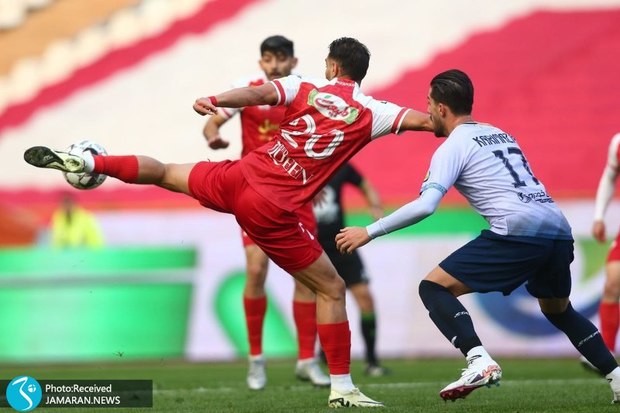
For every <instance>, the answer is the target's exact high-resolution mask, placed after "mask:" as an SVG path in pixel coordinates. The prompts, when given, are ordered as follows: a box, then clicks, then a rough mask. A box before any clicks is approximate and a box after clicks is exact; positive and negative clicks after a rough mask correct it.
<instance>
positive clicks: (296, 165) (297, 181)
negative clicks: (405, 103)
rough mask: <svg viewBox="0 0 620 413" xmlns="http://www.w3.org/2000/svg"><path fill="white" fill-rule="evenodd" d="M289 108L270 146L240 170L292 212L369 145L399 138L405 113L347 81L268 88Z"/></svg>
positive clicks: (288, 81) (284, 82)
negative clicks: (393, 135)
mask: <svg viewBox="0 0 620 413" xmlns="http://www.w3.org/2000/svg"><path fill="white" fill-rule="evenodd" d="M271 83H272V84H273V85H274V86H275V87H276V90H277V92H278V95H279V97H278V103H277V105H278V106H281V105H284V106H287V109H286V112H285V115H284V119H283V120H282V122H281V125H280V129H279V130H278V132H277V134H276V137H275V139H274V141H273V142H271V143H268V144H266V145H264V146H262V147H260V148H258V149H257V150H255V151H253V152H251V153H250V154H248V156H246V157H244V158H243V159H242V160H241V161H240V164H241V168H242V171H243V174H244V176H245V178H246V179H247V181H248V183H249V184H250V185H251V186H252V188H254V190H255V191H256V192H258V193H260V194H261V195H262V196H264V197H265V198H267V199H268V200H270V201H271V202H272V203H274V204H275V205H277V206H279V207H280V208H282V209H285V210H287V211H295V210H296V209H297V208H299V207H301V206H302V205H304V204H305V203H307V202H309V201H310V200H312V198H313V197H314V196H315V195H316V194H317V193H318V192H319V190H320V189H321V188H322V187H323V186H324V185H325V183H326V182H327V181H328V180H329V178H330V177H331V176H332V175H333V174H334V173H335V172H336V170H337V169H338V168H340V166H341V165H342V164H343V163H345V162H347V161H348V160H349V159H350V158H351V157H352V156H353V155H355V154H356V153H357V152H359V151H360V150H361V149H362V148H363V147H364V146H365V145H367V144H368V143H369V142H370V141H371V140H372V139H374V138H377V137H380V136H383V135H387V134H389V133H398V132H399V129H400V125H401V123H402V119H403V118H404V116H405V114H406V113H407V111H408V109H405V108H402V107H400V106H397V105H395V104H393V103H389V102H385V101H378V100H376V99H373V98H372V97H370V96H365V95H364V94H362V93H361V91H360V89H359V85H358V84H357V83H355V82H354V81H352V80H348V79H337V78H336V79H332V80H331V81H327V80H308V79H301V78H299V77H298V76H295V75H291V76H288V77H285V78H281V79H277V80H274V81H273V82H271Z"/></svg>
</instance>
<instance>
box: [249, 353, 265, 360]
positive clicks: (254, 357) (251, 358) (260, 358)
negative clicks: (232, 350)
mask: <svg viewBox="0 0 620 413" xmlns="http://www.w3.org/2000/svg"><path fill="white" fill-rule="evenodd" d="M249 359H250V361H264V358H263V355H262V354H257V355H255V356H250V357H249Z"/></svg>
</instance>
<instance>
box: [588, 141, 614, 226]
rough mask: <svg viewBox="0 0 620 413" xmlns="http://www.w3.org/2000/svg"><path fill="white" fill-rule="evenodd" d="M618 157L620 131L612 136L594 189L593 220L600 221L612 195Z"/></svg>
mask: <svg viewBox="0 0 620 413" xmlns="http://www.w3.org/2000/svg"><path fill="white" fill-rule="evenodd" d="M618 158H620V133H619V134H617V135H616V136H614V137H613V138H612V140H611V143H610V145H609V150H608V153H607V164H606V165H605V169H604V170H603V174H602V175H601V179H600V181H599V184H598V189H597V191H596V201H595V203H594V220H595V221H602V220H603V218H604V216H605V212H606V211H607V207H608V206H609V203H610V202H611V198H612V197H613V195H614V189H615V184H616V179H617V178H618V173H619V172H620V171H619V170H618V165H619V159H618Z"/></svg>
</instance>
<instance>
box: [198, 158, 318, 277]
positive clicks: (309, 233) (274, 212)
mask: <svg viewBox="0 0 620 413" xmlns="http://www.w3.org/2000/svg"><path fill="white" fill-rule="evenodd" d="M188 185H189V191H190V192H191V194H192V196H193V197H194V198H196V199H197V200H198V202H200V204H201V205H203V206H205V207H207V208H211V209H213V210H215V211H220V212H226V213H229V214H233V215H235V218H236V220H237V222H238V223H239V225H240V226H241V229H243V231H245V232H246V233H247V235H248V237H250V239H251V240H252V241H254V243H256V245H258V246H259V247H260V249H262V250H263V251H264V252H265V253H266V254H267V255H268V256H269V258H271V259H272V260H273V262H275V263H276V264H277V265H279V266H280V267H282V268H283V269H284V270H285V271H287V272H289V273H292V272H296V271H299V270H301V269H304V268H306V267H308V266H309V265H310V264H312V263H313V262H314V261H316V260H317V259H318V258H319V257H320V256H321V254H322V253H323V249H322V248H321V245H320V244H319V242H318V241H317V238H316V236H315V233H316V224H315V223H314V220H313V219H312V220H311V221H310V222H311V223H312V224H311V225H312V228H307V226H306V225H310V224H308V223H307V222H306V221H305V220H303V219H302V216H304V217H306V218H305V219H306V220H307V216H308V211H310V213H311V212H312V209H311V205H308V206H307V207H304V208H300V210H299V211H296V212H294V213H293V212H289V211H286V210H284V209H282V208H279V207H278V206H276V205H274V204H272V203H271V202H269V201H268V200H267V199H266V198H264V197H263V196H262V195H260V194H259V193H258V192H256V191H255V190H254V189H253V188H252V187H251V186H250V184H249V183H248V182H247V180H246V179H245V176H244V175H243V173H242V172H241V167H240V166H239V163H238V161H223V162H199V163H197V164H196V166H194V168H193V169H192V171H191V173H190V175H189V179H188Z"/></svg>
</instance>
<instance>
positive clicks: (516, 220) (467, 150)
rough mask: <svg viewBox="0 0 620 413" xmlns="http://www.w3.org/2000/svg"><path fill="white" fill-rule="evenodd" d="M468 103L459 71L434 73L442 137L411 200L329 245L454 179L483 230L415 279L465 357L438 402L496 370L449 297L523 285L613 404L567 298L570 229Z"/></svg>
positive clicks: (469, 92) (517, 156)
mask: <svg viewBox="0 0 620 413" xmlns="http://www.w3.org/2000/svg"><path fill="white" fill-rule="evenodd" d="M473 101H474V88H473V85H472V83H471V80H470V79H469V77H468V76H467V75H466V74H465V73H463V72H461V71H459V70H448V71H446V72H443V73H440V74H438V75H437V76H435V77H434V78H433V80H432V81H431V86H430V91H429V94H428V112H429V113H430V115H431V120H432V122H433V128H434V132H435V135H436V136H437V137H446V136H447V139H446V141H445V142H444V143H443V144H442V145H441V146H440V147H439V148H438V149H437V150H436V152H435V154H434V155H433V157H432V160H431V164H430V169H429V171H428V174H427V176H426V178H425V180H424V183H423V185H422V189H421V191H420V193H421V194H420V197H419V198H418V199H416V200H414V201H412V202H410V203H409V204H406V205H404V206H403V207H401V208H399V209H398V210H396V211H395V212H394V213H392V214H391V215H389V216H387V217H385V218H381V219H379V220H378V221H376V222H375V223H373V224H371V225H369V226H367V227H366V228H360V227H349V228H345V229H343V230H342V231H341V233H340V234H338V235H337V236H336V242H337V245H338V248H339V250H340V251H341V252H343V253H351V252H352V251H354V250H355V249H356V248H358V247H361V246H362V245H365V244H366V243H368V242H369V241H370V240H372V239H374V238H376V237H379V236H381V235H385V234H388V233H390V232H392V231H396V230H398V229H400V228H404V227H406V226H409V225H413V224H415V223H417V222H419V221H421V220H422V219H424V218H426V217H428V216H429V215H431V214H432V213H433V212H434V211H435V209H436V208H437V206H438V205H439V202H440V201H441V199H442V198H443V196H444V195H445V194H446V192H447V191H448V189H449V188H450V187H452V186H455V187H456V189H457V190H458V191H459V192H460V193H461V194H463V195H464V196H465V198H467V200H468V201H469V203H470V204H471V206H472V207H473V208H474V209H475V210H476V211H477V212H478V213H479V214H481V215H482V216H483V217H484V218H485V219H486V220H487V221H488V223H489V225H490V230H484V231H482V233H481V234H480V236H478V237H477V238H476V239H474V240H473V241H471V242H469V243H468V244H466V245H465V246H463V247H461V248H460V249H458V250H457V251H455V252H454V253H452V254H451V255H450V256H448V257H447V258H446V259H445V260H444V261H442V262H441V263H440V264H439V266H437V267H436V268H434V269H433V270H432V271H431V272H430V273H429V274H428V275H427V276H426V277H425V279H424V280H422V281H421V282H420V288H419V292H420V298H421V299H422V301H423V303H424V305H425V307H426V308H427V309H428V311H429V315H430V318H431V320H433V322H434V323H435V325H436V326H437V328H438V329H439V330H440V331H441V332H442V334H443V335H444V336H445V337H446V338H447V339H448V340H449V341H450V342H451V343H452V344H453V345H454V346H455V347H456V348H458V349H459V350H460V351H461V352H462V353H463V355H464V356H465V357H466V361H467V368H466V369H464V371H463V373H462V375H461V377H460V378H459V379H458V380H456V381H455V382H453V383H450V384H449V385H447V386H446V387H445V388H444V389H442V390H441V391H440V393H439V395H440V396H441V397H442V398H443V399H444V400H455V399H458V398H464V397H465V396H467V395H468V394H469V393H471V392H472V391H473V390H475V389H477V388H479V387H481V386H485V385H491V384H495V383H498V382H499V380H500V379H501V377H502V370H501V368H500V366H499V365H498V364H497V363H496V362H495V361H494V360H493V358H491V356H490V355H489V354H488V353H487V352H486V350H485V349H484V347H483V346H482V343H481V341H480V338H479V337H478V335H477V334H476V331H475V330H474V326H473V323H472V320H471V318H470V315H469V313H468V312H467V310H466V309H465V307H463V305H462V304H461V302H460V301H459V300H458V299H457V297H459V296H460V295H463V294H467V293H471V292H490V291H501V292H502V293H503V294H504V295H508V294H510V293H511V292H512V291H513V290H514V289H515V288H517V287H518V286H520V285H521V284H523V283H526V287H527V290H528V291H529V293H530V294H532V295H533V296H534V297H536V298H538V303H539V305H540V309H541V311H542V313H543V314H544V315H545V317H546V318H547V319H548V320H549V321H550V322H551V323H552V324H553V325H554V326H556V327H557V328H558V329H560V330H561V331H563V332H564V333H565V334H566V336H567V337H568V338H569V339H570V341H571V343H573V345H574V346H575V348H576V349H577V350H578V351H579V352H580V353H581V354H582V355H583V356H584V357H585V358H586V359H588V360H589V361H590V362H591V363H592V364H593V365H594V366H596V367H597V368H598V369H599V370H600V371H601V372H602V373H603V374H605V375H606V377H607V379H608V380H609V382H610V385H611V389H612V392H613V402H620V368H618V364H617V363H616V360H615V359H614V357H613V356H612V355H611V353H610V352H609V350H608V349H607V348H606V347H605V343H604V342H603V339H602V338H601V335H600V333H599V332H598V330H597V329H596V327H595V326H594V325H593V324H592V323H591V322H590V321H589V320H588V319H587V318H585V317H583V316H582V315H581V314H579V313H578V312H576V311H575V310H574V309H573V308H572V306H571V304H570V300H569V294H570V289H571V278H570V268H569V265H570V263H571V262H572V260H573V238H572V235H571V228H570V226H569V225H568V222H567V221H566V219H565V218H564V215H562V213H561V212H560V210H559V209H558V207H557V206H556V205H555V204H554V202H553V199H552V198H551V196H550V195H549V194H548V193H547V190H546V189H545V187H544V186H543V184H542V183H541V182H540V180H539V179H538V178H536V176H535V175H534V173H533V171H532V169H531V168H530V166H529V164H528V162H527V160H526V158H525V155H524V154H523V152H522V151H521V149H520V148H519V145H518V143H517V141H516V140H515V138H514V137H512V136H511V135H509V134H508V133H506V132H504V131H502V130H501V129H498V128H496V127H494V126H491V125H487V124H482V123H478V122H475V121H474V120H473V118H472V116H471V112H472V106H473Z"/></svg>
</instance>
